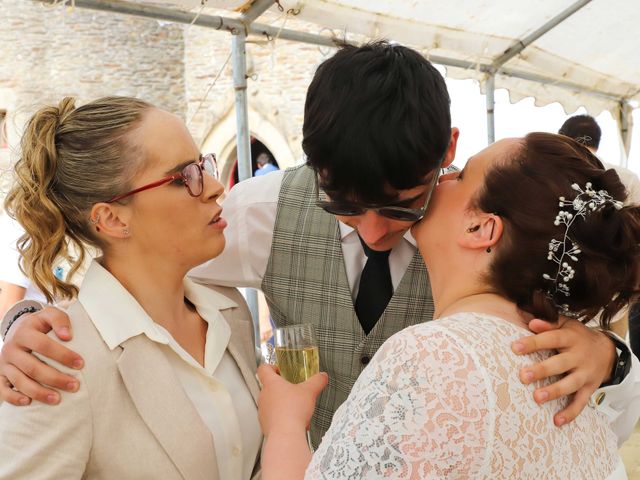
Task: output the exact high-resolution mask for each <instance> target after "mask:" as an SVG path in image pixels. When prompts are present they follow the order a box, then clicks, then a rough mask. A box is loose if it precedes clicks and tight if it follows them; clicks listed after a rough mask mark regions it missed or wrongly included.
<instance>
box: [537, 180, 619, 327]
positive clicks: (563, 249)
mask: <svg viewBox="0 0 640 480" xmlns="http://www.w3.org/2000/svg"><path fill="white" fill-rule="evenodd" d="M571 188H572V189H573V190H575V191H576V192H578V195H577V196H576V198H574V199H573V200H567V199H565V197H560V198H559V200H560V201H559V203H558V206H559V207H560V210H559V212H558V215H556V218H555V220H554V222H553V224H554V225H565V229H564V235H563V236H562V237H561V239H559V240H558V239H552V240H551V242H549V254H548V255H547V259H548V260H551V261H552V262H554V263H555V264H557V265H558V268H557V270H556V273H555V275H553V276H551V275H549V274H547V273H545V274H543V275H542V277H543V278H544V279H545V280H549V281H551V282H553V287H552V288H550V289H549V290H547V295H548V296H549V297H550V298H551V299H554V302H555V295H556V294H557V293H558V292H559V293H562V294H564V295H565V296H566V297H568V296H570V294H571V290H570V289H569V282H570V281H571V279H573V277H574V275H575V269H574V268H573V266H572V263H573V264H575V263H576V262H577V261H578V254H580V247H579V246H578V244H577V243H576V242H574V241H573V240H572V239H571V238H570V237H569V229H570V228H571V225H573V222H574V221H575V220H576V219H577V218H578V217H582V218H583V219H585V218H586V217H587V215H588V214H590V213H593V212H596V211H598V210H600V209H601V208H602V207H604V206H605V205H607V204H611V205H613V206H614V207H615V208H616V209H617V210H620V209H621V208H622V205H623V204H622V202H620V201H619V200H616V199H614V198H613V197H612V196H611V195H609V192H607V191H606V190H598V191H596V190H594V189H593V188H592V185H591V182H587V184H586V185H585V189H584V190H583V189H582V188H580V186H579V185H578V184H577V183H574V184H572V185H571ZM565 207H571V208H565ZM558 307H559V308H560V309H561V310H562V313H563V314H565V315H570V314H571V312H569V306H568V305H567V304H562V305H558Z"/></svg>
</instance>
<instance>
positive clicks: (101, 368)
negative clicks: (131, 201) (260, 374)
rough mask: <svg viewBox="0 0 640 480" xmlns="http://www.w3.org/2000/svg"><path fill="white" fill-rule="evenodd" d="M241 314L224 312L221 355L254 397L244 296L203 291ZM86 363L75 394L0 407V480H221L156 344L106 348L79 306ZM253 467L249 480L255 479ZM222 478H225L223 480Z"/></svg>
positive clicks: (137, 341) (78, 336)
mask: <svg viewBox="0 0 640 480" xmlns="http://www.w3.org/2000/svg"><path fill="white" fill-rule="evenodd" d="M209 288H212V289H213V290H215V291H217V292H219V293H221V294H223V295H224V296H226V297H228V298H230V299H231V300H233V301H234V302H235V303H236V304H237V305H238V307H237V308H228V309H224V310H222V309H221V313H222V314H223V316H224V318H225V319H226V320H227V322H228V324H229V327H230V328H231V340H230V342H229V345H228V351H229V353H230V354H231V356H232V357H233V359H234V360H235V362H236V363H237V365H238V368H239V369H240V372H241V373H242V376H243V377H244V380H245V382H246V384H247V386H248V388H249V390H250V391H251V394H252V396H253V398H254V400H256V399H257V395H258V384H257V382H256V378H255V372H256V355H255V348H254V342H253V338H254V335H253V325H252V323H251V320H250V319H251V316H250V314H249V311H248V309H247V307H246V304H245V302H244V299H243V298H242V296H241V295H240V294H239V292H238V291H237V290H235V289H232V288H224V287H209ZM68 313H69V316H70V317H71V322H72V326H73V332H74V338H73V340H72V341H70V342H69V343H68V347H69V348H71V349H72V350H75V351H76V352H78V353H79V354H80V355H82V356H83V357H84V360H85V367H84V369H83V370H82V371H81V372H80V373H79V374H78V372H77V371H72V370H70V369H68V368H66V367H63V366H61V365H59V364H56V363H55V362H51V361H48V362H49V363H50V364H52V365H53V366H54V367H56V368H58V369H60V370H63V371H65V372H66V373H69V374H72V375H76V376H78V378H79V380H80V389H79V391H78V392H76V393H64V392H63V393H62V401H61V402H60V404H59V405H57V406H55V407H52V406H48V405H45V404H42V403H39V402H33V404H32V405H30V406H28V407H14V406H12V405H10V404H3V405H1V406H0V479H7V480H9V479H11V480H17V479H25V480H26V479H28V480H40V479H51V480H71V479H76V478H77V479H80V478H82V479H85V478H86V479H96V480H102V479H105V480H107V479H108V480H121V479H154V480H157V479H162V480H171V479H185V480H196V479H198V480H200V479H201V480H218V479H220V477H219V474H218V468H217V460H216V453H215V447H214V444H213V439H212V436H211V432H210V431H209V430H208V429H207V427H206V426H205V425H204V423H203V422H202V421H201V419H200V417H199V415H198V413H197V412H196V409H195V408H194V406H193V405H192V403H191V402H190V401H189V399H188V397H187V396H186V393H185V392H184V390H183V389H182V387H181V385H180V382H179V380H178V378H177V377H176V375H175V374H174V372H173V370H172V369H171V366H170V364H169V362H168V360H167V359H166V357H165V356H164V354H163V353H162V351H161V350H160V349H159V348H158V346H157V345H156V344H155V343H154V342H152V341H151V340H149V339H148V338H147V337H146V336H144V335H138V336H136V337H133V338H130V339H129V340H127V341H125V342H123V343H122V344H121V345H120V346H119V347H117V348H116V349H114V350H113V351H111V350H109V348H108V347H107V346H106V344H105V343H104V342H103V340H102V338H101V336H100V334H99V333H98V331H97V330H96V328H95V327H94V325H93V323H92V322H91V320H90V319H89V317H88V316H87V313H86V312H85V311H84V309H83V307H82V305H81V304H80V303H79V302H76V303H74V304H73V305H72V306H71V307H70V308H69V310H68ZM259 476H260V472H259V461H258V459H256V468H255V469H254V474H253V475H252V478H254V479H256V478H259ZM220 480H227V479H220Z"/></svg>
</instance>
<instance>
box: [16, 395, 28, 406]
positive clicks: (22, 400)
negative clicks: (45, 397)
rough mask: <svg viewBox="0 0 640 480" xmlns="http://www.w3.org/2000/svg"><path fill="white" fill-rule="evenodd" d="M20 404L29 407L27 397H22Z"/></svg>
mask: <svg viewBox="0 0 640 480" xmlns="http://www.w3.org/2000/svg"><path fill="white" fill-rule="evenodd" d="M18 403H19V404H20V405H29V399H28V398H27V397H21V398H20V400H18Z"/></svg>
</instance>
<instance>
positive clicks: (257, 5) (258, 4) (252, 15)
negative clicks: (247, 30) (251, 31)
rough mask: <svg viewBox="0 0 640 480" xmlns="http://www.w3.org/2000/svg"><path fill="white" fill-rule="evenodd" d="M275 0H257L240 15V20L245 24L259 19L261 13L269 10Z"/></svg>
mask: <svg viewBox="0 0 640 480" xmlns="http://www.w3.org/2000/svg"><path fill="white" fill-rule="evenodd" d="M274 3H275V0H255V1H254V2H253V3H252V4H251V7H249V9H248V10H247V11H246V12H244V13H243V14H242V15H241V16H240V20H241V21H242V23H244V24H245V25H249V24H251V23H253V22H254V21H255V20H257V19H258V17H259V16H260V15H262V14H263V13H264V12H266V11H267V10H269V8H271V6H272V5H273V4H274Z"/></svg>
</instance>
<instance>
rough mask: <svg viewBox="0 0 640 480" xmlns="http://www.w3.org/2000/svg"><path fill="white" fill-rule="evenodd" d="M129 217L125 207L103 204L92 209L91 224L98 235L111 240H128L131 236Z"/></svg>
mask: <svg viewBox="0 0 640 480" xmlns="http://www.w3.org/2000/svg"><path fill="white" fill-rule="evenodd" d="M128 217H129V215H128V212H127V210H126V209H125V208H124V207H123V206H121V205H116V204H112V203H104V202H102V203H96V204H95V205H94V206H93V207H92V208H91V217H90V219H89V222H90V223H91V225H92V226H93V227H94V228H95V229H96V232H97V233H98V234H101V235H104V236H106V237H109V238H126V237H128V236H129V218H128Z"/></svg>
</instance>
